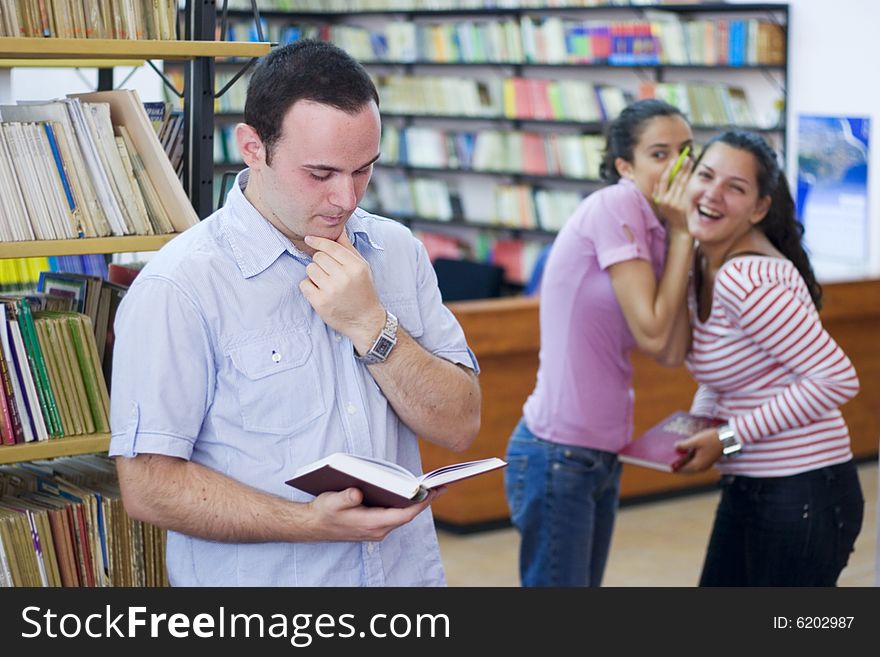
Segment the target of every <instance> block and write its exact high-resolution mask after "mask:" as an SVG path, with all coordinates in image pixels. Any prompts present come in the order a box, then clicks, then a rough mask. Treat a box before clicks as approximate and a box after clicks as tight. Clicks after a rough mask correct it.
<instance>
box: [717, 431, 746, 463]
mask: <svg viewBox="0 0 880 657" xmlns="http://www.w3.org/2000/svg"><path fill="white" fill-rule="evenodd" d="M718 440H720V441H721V453H722V454H723V455H724V456H736V455H737V454H739V453H740V452H741V451H742V448H743V444H742V442H740V439H739V438H737V437H736V432H735V431H734V430H733V429H732V428H731V427H730V425H729V424H723V425H721V426H720V427H718Z"/></svg>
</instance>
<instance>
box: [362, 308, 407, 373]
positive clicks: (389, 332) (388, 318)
mask: <svg viewBox="0 0 880 657" xmlns="http://www.w3.org/2000/svg"><path fill="white" fill-rule="evenodd" d="M397 325H398V322H397V317H395V316H394V315H392V314H391V313H390V312H388V311H387V310H386V311H385V326H384V327H383V328H382V332H381V333H379V337H378V338H376V341H375V342H374V343H373V346H372V347H370V350H369V351H367V353H365V354H364V355H363V356H358V355H357V353H355V357H356V358H357V359H358V360H359V361H361V362H362V363H366V364H367V365H372V364H374V363H384V362H385V359H386V358H388V354H390V353H391V350H392V349H393V348H394V345H396V344H397Z"/></svg>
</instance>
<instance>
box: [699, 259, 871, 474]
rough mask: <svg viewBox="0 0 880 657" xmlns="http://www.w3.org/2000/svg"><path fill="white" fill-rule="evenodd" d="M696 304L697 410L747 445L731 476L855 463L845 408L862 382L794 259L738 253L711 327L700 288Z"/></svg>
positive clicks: (724, 276)
mask: <svg viewBox="0 0 880 657" xmlns="http://www.w3.org/2000/svg"><path fill="white" fill-rule="evenodd" d="M690 303H691V319H692V322H691V323H692V326H693V343H692V345H691V353H690V354H689V355H688V358H687V367H688V369H689V370H690V372H691V374H692V375H693V377H694V378H695V379H696V380H697V382H698V383H699V384H700V385H699V389H698V390H697V394H696V396H695V397H694V401H693V405H692V406H691V412H692V413H694V414H697V415H708V416H711V417H718V418H723V419H725V420H727V421H728V422H729V423H730V426H731V427H732V428H733V430H734V431H735V432H736V435H737V436H738V437H739V438H740V440H742V441H743V450H742V452H741V454H740V455H739V456H737V457H736V458H732V459H723V458H722V459H721V460H720V461H718V463H717V464H716V465H717V467H718V469H719V470H720V471H721V472H722V473H725V474H738V475H745V476H750V477H783V476H788V475H793V474H798V473H800V472H806V471H809V470H815V469H818V468H822V467H825V466H828V465H833V464H836V463H843V462H845V461H848V460H850V459H851V458H852V450H851V448H850V437H849V430H848V429H847V426H846V422H844V419H843V416H842V415H841V413H840V410H839V407H840V406H841V405H842V404H844V403H845V402H847V401H848V400H850V399H852V398H853V397H855V395H856V394H857V393H858V391H859V380H858V377H857V375H856V371H855V368H854V367H853V365H852V363H851V362H850V360H849V358H847V356H846V354H845V353H843V350H842V349H841V348H840V347H839V346H838V345H837V343H836V342H835V341H834V340H833V339H832V338H831V336H830V335H828V333H827V332H826V331H825V329H824V328H823V327H822V322H821V320H820V319H819V314H818V312H817V311H816V307H815V306H814V305H813V301H812V299H811V298H810V293H809V291H808V290H807V286H806V284H805V283H804V280H803V279H802V278H801V276H800V274H799V273H798V271H797V269H796V268H795V266H794V264H792V262H791V261H789V260H787V259H783V258H771V257H767V256H752V255H749V256H740V257H737V258H735V259H733V260H731V261H729V262H727V263H725V264H724V265H722V267H721V269H719V271H718V274H717V276H716V279H715V288H714V294H713V300H712V310H711V314H710V315H709V318H708V319H707V320H706V322H701V321H700V320H699V317H698V315H697V313H696V303H695V297H694V294H693V290H692V293H691V299H690Z"/></svg>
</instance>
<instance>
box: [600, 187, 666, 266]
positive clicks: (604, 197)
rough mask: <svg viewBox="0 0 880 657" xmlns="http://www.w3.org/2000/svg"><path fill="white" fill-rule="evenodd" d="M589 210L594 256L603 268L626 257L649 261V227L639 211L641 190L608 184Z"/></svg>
mask: <svg viewBox="0 0 880 657" xmlns="http://www.w3.org/2000/svg"><path fill="white" fill-rule="evenodd" d="M607 191H608V193H605V194H601V193H600V196H599V198H598V199H597V202H596V205H594V206H593V208H592V211H593V212H594V213H595V216H594V217H593V219H592V222H591V224H590V226H591V228H592V232H593V243H594V244H595V247H596V258H597V259H598V261H599V266H600V267H601V268H602V269H608V267H610V266H611V265H613V264H616V263H618V262H624V261H626V260H636V259H641V260H647V261H648V262H650V261H651V251H650V249H649V247H648V229H647V226H646V225H645V218H644V216H643V214H642V212H643V208H642V206H641V200H642V199H640V198H639V197H640V195H641V194H640V192H639V191H638V190H634V189H629V188H627V187H609V188H607Z"/></svg>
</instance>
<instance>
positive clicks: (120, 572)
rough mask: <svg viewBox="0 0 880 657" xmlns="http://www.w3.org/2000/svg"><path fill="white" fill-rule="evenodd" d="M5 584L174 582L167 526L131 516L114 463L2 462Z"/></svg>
mask: <svg viewBox="0 0 880 657" xmlns="http://www.w3.org/2000/svg"><path fill="white" fill-rule="evenodd" d="M0 494H2V497H0V587H10V586H16V587H19V586H43V587H47V586H52V587H57V586H87V587H93V586H102V587H103V586H138V587H143V586H167V585H168V580H167V576H166V574H165V532H164V531H163V530H161V529H159V528H158V527H154V526H152V525H148V524H145V523H142V522H140V521H135V520H132V519H131V518H130V517H129V516H128V515H127V514H126V513H125V509H124V508H123V505H122V498H121V496H120V493H119V485H118V482H117V480H116V472H115V468H114V465H113V462H112V461H111V460H110V459H108V458H107V457H105V456H98V455H87V456H76V457H63V458H58V459H55V460H52V461H34V462H28V463H18V464H15V465H8V466H2V467H0Z"/></svg>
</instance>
